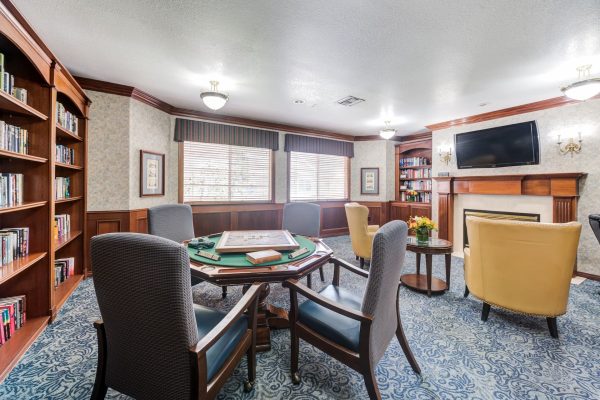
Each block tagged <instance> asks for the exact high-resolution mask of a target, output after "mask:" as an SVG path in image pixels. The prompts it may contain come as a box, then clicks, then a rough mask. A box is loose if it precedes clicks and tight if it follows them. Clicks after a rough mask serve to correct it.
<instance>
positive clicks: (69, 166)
mask: <svg viewBox="0 0 600 400" xmlns="http://www.w3.org/2000/svg"><path fill="white" fill-rule="evenodd" d="M54 166H55V167H56V168H64V169H72V170H77V171H81V170H82V169H83V167H82V166H80V165H73V164H65V163H61V162H58V161H55V162H54Z"/></svg>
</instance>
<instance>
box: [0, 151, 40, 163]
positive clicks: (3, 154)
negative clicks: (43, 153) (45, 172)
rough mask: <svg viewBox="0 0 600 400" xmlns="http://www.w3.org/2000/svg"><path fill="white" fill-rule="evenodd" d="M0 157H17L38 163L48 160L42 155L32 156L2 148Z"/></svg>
mask: <svg viewBox="0 0 600 400" xmlns="http://www.w3.org/2000/svg"><path fill="white" fill-rule="evenodd" d="M0 158H13V159H17V160H25V161H31V162H34V163H40V164H43V163H45V162H48V159H47V158H44V157H38V156H32V155H29V154H23V153H17V152H15V151H9V150H2V149H0Z"/></svg>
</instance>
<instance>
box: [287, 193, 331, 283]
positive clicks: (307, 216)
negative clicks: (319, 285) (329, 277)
mask: <svg viewBox="0 0 600 400" xmlns="http://www.w3.org/2000/svg"><path fill="white" fill-rule="evenodd" d="M282 229H285V230H288V231H290V232H291V233H297V234H298V235H302V236H308V237H315V238H318V237H319V235H320V234H321V206H319V205H318V204H314V203H301V202H294V203H287V204H286V205H285V206H283V221H282ZM319 274H320V275H321V281H323V282H324V281H325V274H324V273H323V267H320V268H319ZM306 282H307V284H308V287H311V286H312V285H311V274H308V276H307V277H306Z"/></svg>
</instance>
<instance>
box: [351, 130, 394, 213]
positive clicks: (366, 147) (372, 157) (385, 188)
mask: <svg viewBox="0 0 600 400" xmlns="http://www.w3.org/2000/svg"><path fill="white" fill-rule="evenodd" d="M351 163H352V164H351V173H352V175H351V179H350V182H351V190H350V198H351V199H352V200H360V201H387V200H392V199H393V198H394V174H395V172H394V144H393V142H390V141H389V140H369V141H364V142H354V158H353V159H352V161H351ZM361 168H379V194H378V195H365V194H360V170H361ZM390 186H391V197H390V190H389V188H390Z"/></svg>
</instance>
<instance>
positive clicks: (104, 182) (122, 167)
mask: <svg viewBox="0 0 600 400" xmlns="http://www.w3.org/2000/svg"><path fill="white" fill-rule="evenodd" d="M85 92H86V94H87V95H88V97H89V98H90V99H91V100H92V106H91V107H90V114H89V118H90V123H89V131H88V202H87V206H88V211H107V210H127V209H129V178H130V174H129V111H130V106H131V99H130V98H129V97H125V96H117V95H113V94H107V93H100V92H93V91H89V90H86V91H85Z"/></svg>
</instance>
